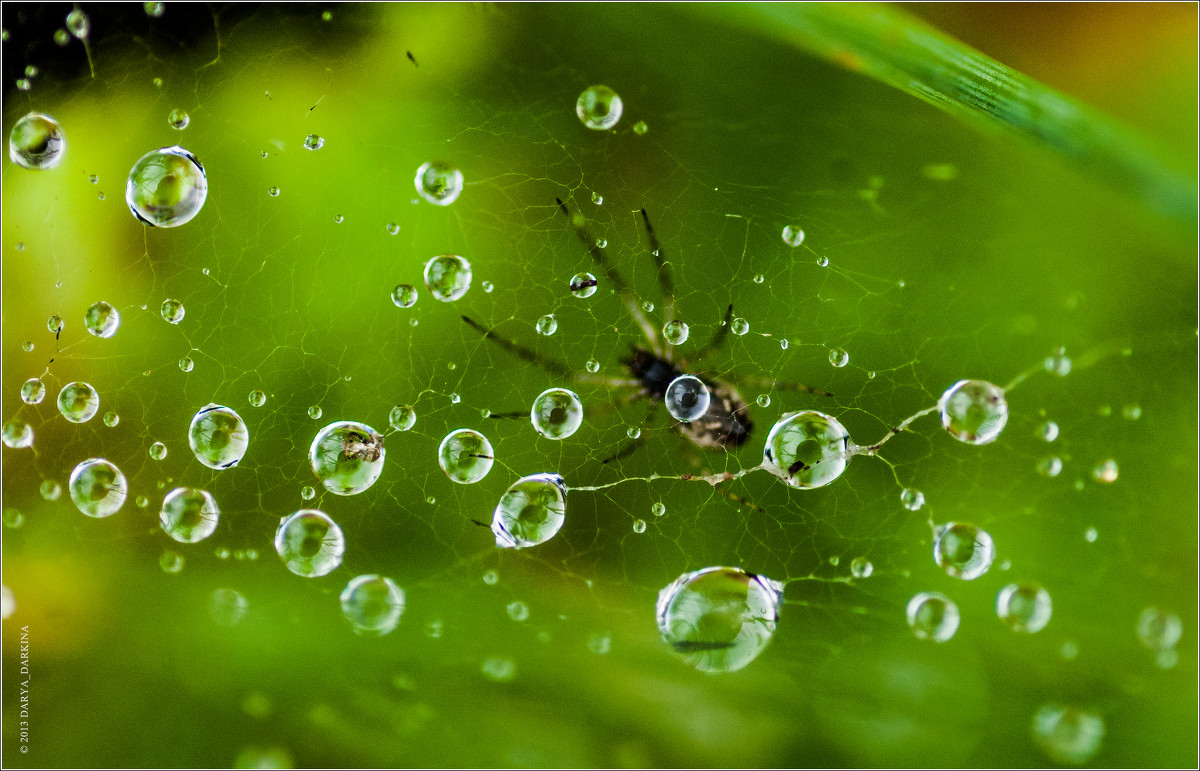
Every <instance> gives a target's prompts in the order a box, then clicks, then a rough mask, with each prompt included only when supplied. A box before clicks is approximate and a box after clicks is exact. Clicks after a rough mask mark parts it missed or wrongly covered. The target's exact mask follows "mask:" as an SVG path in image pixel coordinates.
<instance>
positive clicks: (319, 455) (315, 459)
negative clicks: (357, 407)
mask: <svg viewBox="0 0 1200 771" xmlns="http://www.w3.org/2000/svg"><path fill="white" fill-rule="evenodd" d="M386 455H387V453H386V451H385V450H384V448H383V435H382V434H379V433H378V432H376V431H375V429H373V428H371V427H370V426H368V425H366V424H363V423H357V422H355V421H352V420H339V421H337V422H335V423H330V424H329V425H327V426H325V427H324V428H322V429H321V430H320V431H318V432H317V435H316V437H314V438H313V441H312V446H310V447H309V448H308V462H309V465H310V466H312V470H313V473H314V474H316V476H317V479H319V480H321V484H323V485H325V489H326V490H328V491H329V492H331V493H334V494H336V495H357V494H358V493H361V492H362V491H363V490H366V489H367V488H368V487H370V486H371V485H373V484H375V480H377V479H379V475H380V474H382V473H383V462H384V459H385V457H386Z"/></svg>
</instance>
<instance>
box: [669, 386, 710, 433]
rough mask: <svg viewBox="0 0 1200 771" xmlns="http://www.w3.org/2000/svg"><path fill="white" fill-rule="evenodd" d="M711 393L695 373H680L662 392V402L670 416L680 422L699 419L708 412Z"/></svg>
mask: <svg viewBox="0 0 1200 771" xmlns="http://www.w3.org/2000/svg"><path fill="white" fill-rule="evenodd" d="M711 402H712V394H711V393H709V390H708V386H706V385H704V381H702V380H701V379H700V378H698V377H696V376H695V375H680V376H679V377H677V378H675V379H674V380H672V381H671V383H670V384H669V385H668V386H667V390H666V393H665V394H663V404H664V405H665V406H666V408H667V412H668V413H670V415H671V417H673V418H675V419H676V420H678V421H680V422H681V423H690V422H692V421H693V420H699V419H700V418H702V417H704V413H706V412H708V406H709V404H710V403H711Z"/></svg>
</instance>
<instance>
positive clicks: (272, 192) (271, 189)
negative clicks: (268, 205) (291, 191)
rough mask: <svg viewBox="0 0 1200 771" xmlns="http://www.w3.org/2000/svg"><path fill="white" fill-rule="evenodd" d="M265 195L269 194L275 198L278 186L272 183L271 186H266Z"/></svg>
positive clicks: (277, 193)
mask: <svg viewBox="0 0 1200 771" xmlns="http://www.w3.org/2000/svg"><path fill="white" fill-rule="evenodd" d="M267 195H269V196H271V197H272V198H276V197H278V195H279V188H278V187H276V186H274V185H272V186H271V187H268V188H267Z"/></svg>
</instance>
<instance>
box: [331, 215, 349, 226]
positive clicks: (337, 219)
mask: <svg viewBox="0 0 1200 771" xmlns="http://www.w3.org/2000/svg"><path fill="white" fill-rule="evenodd" d="M345 221H346V218H345V217H343V216H342V215H340V214H335V215H333V224H335V225H340V224H342V223H343V222H345Z"/></svg>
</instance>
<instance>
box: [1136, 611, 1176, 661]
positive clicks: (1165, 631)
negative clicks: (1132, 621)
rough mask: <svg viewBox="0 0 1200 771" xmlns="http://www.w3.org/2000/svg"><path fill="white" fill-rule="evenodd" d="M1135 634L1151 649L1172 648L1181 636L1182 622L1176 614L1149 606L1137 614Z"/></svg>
mask: <svg viewBox="0 0 1200 771" xmlns="http://www.w3.org/2000/svg"><path fill="white" fill-rule="evenodd" d="M1137 635H1138V639H1139V640H1141V641H1142V645H1145V646H1146V647H1147V648H1149V649H1150V650H1152V651H1161V650H1166V649H1168V648H1174V647H1175V645H1176V644H1177V643H1178V642H1179V638H1180V637H1182V636H1183V622H1182V621H1180V620H1179V616H1178V615H1177V614H1175V613H1172V612H1170V611H1167V610H1163V609H1162V608H1157V607H1154V606H1151V607H1149V608H1146V609H1145V610H1143V611H1142V613H1141V615H1140V616H1138V622H1137Z"/></svg>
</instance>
